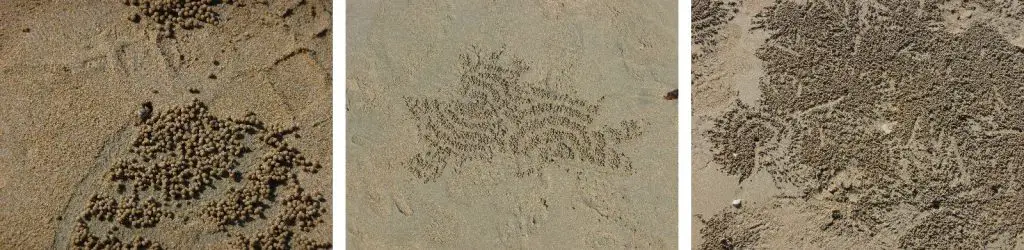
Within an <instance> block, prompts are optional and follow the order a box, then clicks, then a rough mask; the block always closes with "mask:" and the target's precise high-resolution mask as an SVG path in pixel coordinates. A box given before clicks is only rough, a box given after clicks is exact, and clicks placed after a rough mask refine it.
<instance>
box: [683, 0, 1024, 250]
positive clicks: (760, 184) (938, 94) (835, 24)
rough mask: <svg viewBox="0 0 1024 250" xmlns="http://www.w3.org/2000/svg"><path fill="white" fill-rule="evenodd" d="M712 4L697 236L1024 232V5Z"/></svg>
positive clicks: (702, 61)
mask: <svg viewBox="0 0 1024 250" xmlns="http://www.w3.org/2000/svg"><path fill="white" fill-rule="evenodd" d="M697 2H698V3H697V4H696V6H704V7H702V8H694V18H695V19H694V23H695V24H694V27H692V28H693V29H694V33H695V34H698V35H697V36H698V37H695V38H694V41H695V42H696V44H694V46H695V49H694V51H696V52H698V53H696V54H695V55H694V58H693V59H694V61H693V63H694V68H693V72H691V74H693V75H694V79H695V81H694V83H693V86H694V93H693V98H694V100H693V101H694V110H693V112H694V119H693V126H694V131H692V133H693V134H692V135H693V138H694V142H693V143H694V152H693V157H694V158H693V159H694V166H693V169H692V171H693V176H694V183H693V188H694V197H693V209H694V215H693V216H694V223H693V227H694V230H693V235H692V237H693V247H694V248H701V249H723V248H724V249H733V248H739V249H748V248H754V249H760V248H768V249H771V248H796V249H805V248H822V249H851V248H858V249H876V248H878V249H891V248H911V249H931V248H967V249H979V248H996V249H1004V248H1014V249H1015V248H1020V247H1021V246H1022V245H1021V244H1024V242H1022V241H1021V240H1022V239H1024V238H1021V237H1020V236H1021V234H1022V233H1024V227H1022V225H1024V223H1022V222H1024V221H1021V219H1022V218H1021V217H1020V215H1019V214H1020V213H1019V212H1018V211H1019V208H1018V205H1019V204H1020V198H1019V197H1021V196H1020V192H1022V190H1021V188H1022V186H1021V183H1022V182H1021V179H1020V178H1021V175H1020V174H1019V173H1020V168H1021V166H1022V164H1021V162H1020V159H1022V155H1020V152H1022V151H1021V150H1020V148H1021V146H1022V145H1024V144H1021V143H1020V140H1021V136H1022V135H1021V131H1024V125H1022V124H1021V123H1020V121H1021V117H1020V116H1021V113H1020V110H1022V109H1021V108H1022V107H1021V104H1022V102H1021V100H1022V99H1021V98H1024V96H1021V94H1020V91H1019V90H1020V89H1021V88H1022V87H1024V86H1022V85H1021V83H1022V82H1024V81H1022V80H1024V71H1022V70H1021V66H1022V65H1024V49H1022V47H1021V46H1022V45H1024V43H1021V35H1022V34H1024V33H1022V30H1021V28H1020V27H1024V26H1021V24H1022V23H1021V22H1022V21H1024V15H1022V14H1021V13H1024V12H1022V6H1021V5H1020V4H1019V3H1016V2H1013V1H896V0H892V1H779V2H777V3H771V2H768V1H731V0H729V1H697ZM717 13H725V14H717ZM715 20H719V21H715ZM700 24H703V25H700ZM698 48H700V49H698ZM735 199H740V200H743V203H742V204H743V205H742V206H741V207H739V208H735V207H733V206H731V201H732V200H735Z"/></svg>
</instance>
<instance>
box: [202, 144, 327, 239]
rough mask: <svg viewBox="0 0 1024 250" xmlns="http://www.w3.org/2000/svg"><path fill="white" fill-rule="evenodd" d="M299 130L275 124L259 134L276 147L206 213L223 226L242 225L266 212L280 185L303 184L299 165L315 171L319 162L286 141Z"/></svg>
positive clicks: (308, 170)
mask: <svg viewBox="0 0 1024 250" xmlns="http://www.w3.org/2000/svg"><path fill="white" fill-rule="evenodd" d="M295 130H296V128H294V127H292V128H287V129H285V128H279V127H276V126H271V127H270V129H269V130H268V131H273V132H267V133H266V134H264V135H261V136H259V139H260V141H263V142H264V143H266V144H267V145H269V146H271V147H273V150H272V151H270V152H267V153H265V154H264V155H263V156H262V157H261V158H260V159H261V160H260V164H258V165H256V166H255V167H254V168H253V169H252V170H251V171H249V172H248V173H247V175H246V177H245V178H246V179H247V180H248V182H246V184H245V185H244V186H242V187H241V188H240V189H234V188H230V189H228V193H227V195H226V198H225V199H222V200H218V201H215V202H211V203H209V204H207V206H206V207H204V208H203V214H204V215H205V216H206V217H208V218H210V219H211V220H213V221H215V222H217V224H218V225H220V226H226V225H241V224H243V223H244V222H246V221H250V220H253V219H254V218H257V217H258V216H262V215H263V212H264V211H265V209H266V203H269V202H270V199H271V198H272V196H273V195H274V190H275V188H276V187H278V186H282V185H293V186H296V187H298V186H299V183H298V175H297V174H296V172H295V168H296V167H302V168H303V169H304V170H303V171H307V172H315V169H317V168H319V166H320V164H319V163H315V162H312V161H309V160H307V159H306V158H305V157H304V156H302V154H301V153H300V152H299V150H298V149H296V148H294V147H291V146H289V145H288V144H287V143H285V142H284V136H286V135H287V134H289V133H292V132H294V131H295ZM299 190H301V188H300V189H299ZM285 201H288V200H287V199H286V200H285ZM318 204H319V203H318ZM310 226H311V225H310Z"/></svg>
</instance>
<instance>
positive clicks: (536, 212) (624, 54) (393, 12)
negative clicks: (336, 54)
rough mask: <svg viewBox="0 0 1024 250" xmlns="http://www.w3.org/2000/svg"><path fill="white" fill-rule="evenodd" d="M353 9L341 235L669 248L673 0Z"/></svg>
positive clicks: (457, 243) (377, 242)
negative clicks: (344, 222)
mask: <svg viewBox="0 0 1024 250" xmlns="http://www.w3.org/2000/svg"><path fill="white" fill-rule="evenodd" d="M348 4H349V5H348V12H349V13H347V15H348V16H347V20H348V21H347V22H348V23H347V25H348V34H347V38H346V39H347V43H348V44H347V46H348V48H347V58H346V60H347V63H348V64H347V67H348V69H347V70H348V72H347V74H348V75H347V76H346V81H345V82H346V94H347V95H348V103H346V105H347V111H348V114H347V115H348V117H347V118H346V119H347V121H348V138H345V140H346V145H347V150H348V151H347V154H348V155H347V157H348V158H347V166H348V167H347V170H346V171H347V179H348V180H347V183H348V184H347V185H348V186H347V187H346V195H347V197H346V199H347V201H348V203H347V206H348V207H347V215H348V217H347V218H348V225H346V233H347V234H348V242H347V243H346V245H347V246H348V247H350V248H356V249H363V248H366V249H373V248H385V249H386V248H413V249H452V248H456V249H458V248H461V249H489V248H531V249H537V248H556V249H576V248H653V249H674V248H676V246H677V244H678V242H677V239H676V232H677V231H676V230H677V225H676V224H677V223H676V217H677V216H676V213H677V212H676V211H677V210H676V198H677V194H676V187H677V186H676V183H677V180H676V176H677V175H676V174H677V172H676V171H677V170H676V166H677V157H676V149H677V148H676V146H675V145H676V138H677V137H676V136H677V132H676V131H677V128H678V127H677V117H676V108H677V103H676V101H670V100H665V99H663V98H662V97H663V96H664V95H665V94H666V93H667V92H669V91H671V90H673V89H676V88H678V87H676V84H677V83H676V79H677V78H676V63H677V58H676V47H677V46H676V30H677V27H676V12H675V10H676V8H677V6H676V5H675V4H674V3H673V2H672V1H653V2H644V3H639V2H636V3H633V2H624V1H411V2H404V1H352V2H349V3H348Z"/></svg>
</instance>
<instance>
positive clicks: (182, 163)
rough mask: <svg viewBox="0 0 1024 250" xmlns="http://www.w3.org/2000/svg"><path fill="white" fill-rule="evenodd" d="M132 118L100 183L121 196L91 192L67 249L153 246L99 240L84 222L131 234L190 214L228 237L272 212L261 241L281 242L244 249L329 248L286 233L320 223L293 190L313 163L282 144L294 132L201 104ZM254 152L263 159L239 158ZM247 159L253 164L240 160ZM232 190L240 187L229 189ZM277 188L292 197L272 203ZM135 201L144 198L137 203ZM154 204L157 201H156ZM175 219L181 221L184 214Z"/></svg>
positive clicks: (147, 109)
mask: <svg viewBox="0 0 1024 250" xmlns="http://www.w3.org/2000/svg"><path fill="white" fill-rule="evenodd" d="M136 115H138V121H137V123H136V127H137V128H138V133H137V135H136V137H134V138H133V140H132V141H131V143H130V147H129V148H128V153H129V154H128V155H127V156H126V157H123V158H120V159H118V160H116V161H115V162H114V163H113V164H111V168H110V169H109V171H108V172H107V175H106V179H105V180H106V181H109V182H110V183H111V184H115V185H116V186H117V187H118V188H117V191H116V193H117V194H119V195H121V196H120V197H122V198H120V199H115V198H112V197H110V196H107V195H102V194H97V195H94V196H93V197H92V198H91V199H90V200H88V201H87V202H88V203H87V204H86V209H85V211H84V212H82V213H81V214H80V215H79V218H78V220H77V222H78V223H79V225H78V228H77V229H76V231H75V232H73V233H74V235H75V238H74V239H73V240H75V242H74V244H75V246H78V247H81V248H89V249H108V248H117V249H120V247H133V246H142V247H147V246H148V247H150V248H159V245H157V244H155V243H154V242H151V241H144V240H138V241H132V242H128V243H123V242H122V241H121V240H119V239H118V236H117V235H115V234H114V233H113V231H111V232H110V233H108V234H107V235H105V236H102V237H101V236H97V235H93V234H90V233H89V231H88V230H89V227H90V225H91V224H92V223H102V222H108V223H115V224H116V225H112V227H111V228H112V230H115V231H116V229H117V228H118V226H123V228H124V230H123V232H122V233H124V234H128V235H131V234H132V232H134V231H133V230H136V229H140V228H151V227H154V226H156V225H157V224H158V223H161V224H162V223H163V222H164V221H174V220H175V216H174V215H175V213H187V214H193V213H197V214H199V215H202V217H203V218H205V219H208V220H209V221H210V222H213V223H214V224H216V225H217V226H219V228H220V229H221V230H223V231H228V226H243V224H244V223H245V222H248V221H252V220H256V219H266V217H268V215H267V214H264V213H265V212H267V211H269V210H271V208H273V207H276V206H280V207H281V208H280V209H275V211H279V214H274V215H275V216H276V217H274V218H275V222H274V223H277V224H279V225H280V228H277V229H274V228H270V229H268V230H269V231H267V232H268V233H267V235H270V234H271V233H273V235H281V234H282V233H284V234H287V235H288V236H287V238H285V239H283V241H282V242H283V243H282V244H277V243H274V240H271V239H270V238H268V237H262V238H260V237H257V238H259V239H260V240H254V241H251V242H250V243H252V244H248V243H247V244H245V245H250V246H258V247H257V248H258V249H261V248H270V249H278V248H275V247H279V246H286V247H292V248H295V247H302V246H305V247H307V248H317V246H321V248H329V246H330V245H329V244H326V245H325V244H323V243H312V241H304V240H302V239H303V238H302V237H299V236H298V234H297V232H295V231H294V230H302V231H307V232H308V231H309V230H310V229H311V228H313V227H314V226H315V225H316V224H318V223H322V222H323V221H322V220H320V219H319V218H320V216H322V215H323V214H325V213H326V212H327V208H326V206H327V205H325V204H323V202H324V201H325V199H324V198H323V196H322V195H320V194H319V193H315V192H314V193H312V194H309V193H306V192H303V191H302V189H301V188H300V183H299V178H298V173H299V172H300V171H302V172H307V173H316V172H317V170H318V169H320V168H321V165H320V164H319V163H318V162H315V161H311V160H308V159H306V158H305V156H303V155H302V153H301V152H300V151H299V150H298V149H297V148H295V147H292V146H291V145H289V144H288V143H287V142H286V140H285V139H286V137H287V136H289V135H292V134H294V133H295V132H297V131H298V128H297V127H295V126H291V127H282V126H274V125H269V126H268V125H266V124H264V123H263V122H261V121H259V120H258V119H256V118H255V114H252V113H251V112H250V113H249V114H247V115H246V116H245V117H244V118H241V119H235V118H224V119H220V118H217V117H215V116H213V115H211V114H210V113H209V110H208V108H207V107H206V105H205V104H203V103H202V102H200V101H198V100H193V101H192V102H191V103H189V104H187V105H183V106H178V107H174V108H170V109H168V110H165V111H162V112H154V111H153V108H152V104H151V103H148V102H147V103H145V104H143V106H142V110H140V111H139V112H138V113H137V114H136ZM296 136H297V135H296ZM255 152H262V153H263V154H262V155H261V156H259V157H245V156H246V154H248V153H255ZM250 160H251V161H253V163H250V162H248V161H250ZM242 162H245V164H246V168H245V169H244V171H243V170H242V169H241V168H240V167H241V166H243V165H242ZM250 164H251V165H250ZM226 184H227V185H226ZM237 184H241V187H238V188H236V186H232V185H237ZM284 186H289V187H291V188H292V189H293V190H296V191H295V192H293V193H292V194H288V195H283V196H282V197H277V194H275V192H276V190H277V189H281V187H284ZM218 188H225V189H226V192H225V193H224V194H223V195H222V196H220V197H217V198H215V200H212V201H209V202H205V206H201V207H198V208H196V210H191V209H188V208H184V209H186V210H185V211H179V210H178V209H182V206H181V205H182V204H185V205H189V204H193V203H192V200H199V199H200V195H203V196H207V195H209V194H207V193H206V192H207V191H208V190H210V189H218ZM140 196H143V197H148V198H146V199H144V200H141V199H140V198H139V197H140ZM214 197H216V196H214ZM275 197H277V198H275ZM161 199H162V200H163V202H161V201H158V200H161ZM204 201H205V200H200V202H204ZM181 218H182V220H185V221H187V220H189V216H181ZM275 230H276V231H275ZM278 231H280V232H278ZM275 232H276V233H275ZM257 238H253V239H257ZM323 246H327V247H323Z"/></svg>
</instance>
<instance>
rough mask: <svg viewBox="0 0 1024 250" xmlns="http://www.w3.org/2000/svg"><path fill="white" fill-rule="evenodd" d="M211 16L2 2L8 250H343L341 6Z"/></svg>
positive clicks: (3, 207)
mask: <svg viewBox="0 0 1024 250" xmlns="http://www.w3.org/2000/svg"><path fill="white" fill-rule="evenodd" d="M131 2H143V3H145V2H149V1H129V2H128V3H131ZM174 2H177V1H174ZM187 2H193V1H187ZM196 2H197V3H198V2H200V1H196ZM142 5H144V4H142ZM206 5H207V4H205V3H203V4H196V5H194V6H196V7H191V8H192V9H190V10H188V11H183V12H180V13H177V12H176V14H174V15H169V16H168V17H170V18H169V19H165V20H158V19H157V18H158V17H157V16H160V15H163V14H160V13H166V12H150V13H149V14H150V15H147V13H146V11H145V10H144V6H139V7H136V6H129V5H126V4H124V3H122V2H121V1H0V228H4V229H3V230H0V248H4V249H51V248H53V249H65V248H77V247H90V246H93V247H112V246H117V244H120V246H130V245H135V246H146V245H148V246H150V247H153V246H156V245H159V246H162V247H163V248H169V249H179V248H184V249H195V248H210V249H223V248H225V247H227V248H240V247H242V246H243V245H250V246H252V245H254V244H262V247H263V248H272V247H274V246H282V245H273V244H285V245H289V246H292V247H299V248H301V247H325V246H329V244H330V243H331V242H330V238H329V237H330V228H331V225H330V224H331V223H330V221H331V217H332V216H331V214H332V213H331V208H330V207H329V204H330V200H331V199H332V197H331V196H330V194H331V192H330V183H331V182H330V175H331V164H330V162H331V159H330V152H331V144H330V138H331V116H330V107H331V104H330V100H331V99H330V91H331V87H330V83H331V75H330V72H331V71H330V69H331V57H330V55H331V46H330V40H331V39H330V37H331V28H330V27H331V26H330V20H331V12H330V9H331V3H330V2H329V1H317V0H305V1H298V0H296V1H251V0H236V1H233V3H231V4H228V3H222V2H221V1H213V3H210V4H208V5H209V7H198V6H206ZM164 7H170V5H168V6H163V7H160V6H157V5H156V4H153V5H151V9H153V10H159V11H172V10H176V9H173V8H164ZM177 10H186V9H183V8H179V9H177ZM134 15H141V16H137V17H136V16H134ZM165 16H166V15H165ZM173 17H184V19H174V18H173ZM160 23H174V24H181V26H174V27H173V30H171V29H167V28H166V27H167V26H162V25H160ZM197 25H201V26H202V27H198V26H197ZM184 26H189V27H188V29H186V27H184ZM192 26H196V27H192ZM161 27H164V28H161ZM147 102H148V103H149V106H148V107H147V106H146V105H144V103H147ZM144 107H145V108H144ZM147 108H148V109H147ZM144 109H146V110H144ZM143 111H146V112H143ZM140 114H146V115H144V116H141V117H140ZM146 117H148V119H144V120H140V118H146ZM293 128H297V129H298V130H294V129H293ZM147 131H148V132H147ZM299 156H301V158H299ZM318 166H319V167H318ZM298 187H302V189H301V191H300V189H298ZM229 190H234V191H229ZM281 235H290V237H288V239H289V240H288V242H283V243H282V242H269V241H268V240H270V238H269V237H277V236H281ZM75 244H79V245H78V246H76V245H75Z"/></svg>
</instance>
